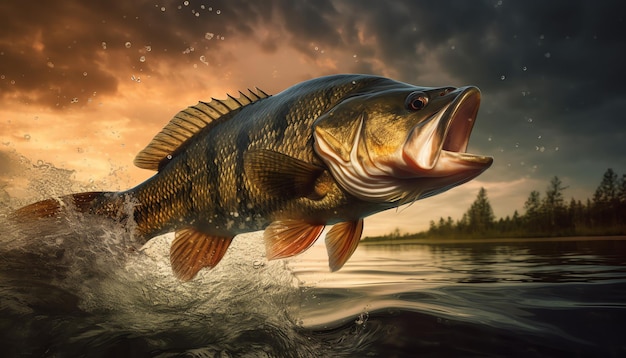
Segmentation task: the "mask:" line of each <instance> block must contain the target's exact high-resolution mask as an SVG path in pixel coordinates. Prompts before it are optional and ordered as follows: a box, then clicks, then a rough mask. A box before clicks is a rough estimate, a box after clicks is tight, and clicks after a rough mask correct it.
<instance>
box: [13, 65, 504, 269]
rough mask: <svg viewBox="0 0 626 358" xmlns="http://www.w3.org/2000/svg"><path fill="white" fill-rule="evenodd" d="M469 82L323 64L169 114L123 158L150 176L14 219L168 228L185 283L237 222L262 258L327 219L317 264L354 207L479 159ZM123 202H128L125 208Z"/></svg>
mask: <svg viewBox="0 0 626 358" xmlns="http://www.w3.org/2000/svg"><path fill="white" fill-rule="evenodd" d="M479 105H480V91H479V90H478V88H476V87H472V86H467V87H461V88H454V87H441V88H428V87H417V86H413V85H410V84H407V83H402V82H398V81H394V80H391V79H388V78H384V77H377V76H370V75H333V76H327V77H321V78H316V79H312V80H309V81H305V82H302V83H299V84H296V85H294V86H292V87H290V88H288V89H286V90H284V91H283V92H280V93H279V94H276V95H274V96H270V95H268V94H266V93H265V92H263V91H261V90H259V89H258V88H257V89H255V90H248V92H246V93H243V92H239V95H238V97H234V96H230V95H229V96H228V98H227V99H225V100H218V99H215V98H212V99H211V101H209V102H199V103H198V104H196V105H195V106H191V107H188V108H187V109H184V110H182V111H180V112H179V113H178V114H176V115H175V116H174V118H172V120H171V121H170V122H169V124H167V126H165V128H164V129H163V130H162V131H161V132H160V133H158V134H157V135H156V136H155V137H154V139H153V140H152V142H150V144H148V146H147V147H146V148H145V149H144V150H142V151H141V152H140V153H139V154H138V155H137V157H136V158H135V161H134V163H135V165H137V166H138V167H140V168H144V169H149V170H155V171H157V173H156V174H155V175H154V176H153V177H151V178H149V179H148V180H146V181H145V182H143V183H141V184H139V185H138V186H136V187H134V188H132V189H129V190H127V191H123V192H88V193H78V194H71V195H67V196H63V197H61V198H58V199H48V200H44V201H40V202H37V203H34V204H30V205H28V206H25V207H23V208H21V209H18V210H17V211H16V212H15V213H14V215H13V217H14V219H16V220H18V221H27V220H31V219H35V218H43V217H58V216H59V215H60V213H61V212H62V211H65V210H74V211H78V212H82V213H87V214H92V215H100V216H105V217H108V218H111V219H113V220H116V221H119V222H120V223H122V224H124V225H128V224H129V223H130V222H131V220H132V222H133V225H128V226H130V227H132V230H133V236H134V237H135V238H136V239H137V241H138V243H140V244H141V243H145V242H146V241H147V240H149V239H151V238H152V237H155V236H157V235H160V234H164V233H167V232H172V231H174V232H175V238H174V241H173V242H172V246H171V248H170V262H171V266H172V269H173V272H174V274H175V275H176V277H178V278H179V279H181V280H183V281H187V280H190V279H192V278H193V277H195V276H196V274H197V273H198V271H199V270H200V269H202V268H204V267H209V268H212V267H214V266H215V265H217V264H218V262H219V261H220V260H221V259H222V257H223V256H224V254H225V253H226V250H227V249H228V246H229V245H230V243H231V241H232V240H233V238H234V237H235V236H236V235H237V234H240V233H245V232H250V231H258V230H265V232H264V240H265V243H266V254H267V257H268V259H279V258H285V257H290V256H293V255H296V254H299V253H301V252H303V251H305V250H306V249H308V248H309V247H310V246H311V245H312V244H313V243H314V242H315V241H316V240H317V239H318V237H319V236H320V234H321V233H322V230H323V229H324V228H325V226H326V225H333V226H332V228H331V229H330V230H329V231H328V233H327V234H326V247H327V250H328V256H329V266H330V269H331V270H332V271H336V270H339V269H340V268H341V267H342V266H343V265H344V264H345V263H346V261H347V260H348V259H349V258H350V256H351V255H352V253H353V252H354V250H355V249H356V247H357V245H358V243H359V240H360V238H361V234H362V231H363V218H364V217H367V216H369V215H372V214H374V213H377V212H380V211H383V210H387V209H390V208H394V207H398V206H400V205H403V204H409V203H412V202H414V201H416V200H419V199H423V198H426V197H429V196H433V195H435V194H438V193H442V192H444V191H446V190H449V189H451V188H453V187H455V186H457V185H460V184H463V183H465V182H467V181H469V180H471V179H473V178H475V177H476V176H478V175H479V174H481V173H482V172H483V171H484V170H486V169H487V168H488V167H489V166H490V165H491V164H492V161H493V159H492V158H491V157H486V156H481V155H474V154H469V153H466V149H467V145H468V141H469V136H470V133H471V131H472V127H473V126H474V122H475V119H476V115H477V112H478V107H479ZM129 203H130V205H128V204H129Z"/></svg>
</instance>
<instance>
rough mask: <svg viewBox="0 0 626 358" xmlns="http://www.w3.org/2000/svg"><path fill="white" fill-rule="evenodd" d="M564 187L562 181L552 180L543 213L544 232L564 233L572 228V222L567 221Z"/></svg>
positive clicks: (557, 178)
mask: <svg viewBox="0 0 626 358" xmlns="http://www.w3.org/2000/svg"><path fill="white" fill-rule="evenodd" d="M565 189H567V187H564V186H563V183H562V182H561V179H559V177H557V176H555V177H553V178H552V180H550V185H548V189H547V190H546V197H545V199H544V200H543V207H542V209H543V210H542V212H543V215H544V225H545V227H543V229H544V230H547V231H548V232H551V233H564V232H566V231H569V230H570V228H571V222H570V221H569V220H567V215H566V211H565V205H564V200H563V190H565Z"/></svg>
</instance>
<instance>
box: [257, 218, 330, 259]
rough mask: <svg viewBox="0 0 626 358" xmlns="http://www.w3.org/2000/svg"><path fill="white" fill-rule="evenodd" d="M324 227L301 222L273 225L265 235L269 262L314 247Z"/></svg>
mask: <svg viewBox="0 0 626 358" xmlns="http://www.w3.org/2000/svg"><path fill="white" fill-rule="evenodd" d="M322 230H324V225H318V224H309V223H307V222H305V221H301V220H279V221H274V222H273V223H271V224H270V225H269V226H268V227H267V228H266V229H265V232H264V234H263V238H264V239H265V252H266V254H265V255H266V256H267V259H268V260H275V259H282V258H285V257H290V256H293V255H297V254H299V253H301V252H303V251H305V250H306V249H308V248H309V247H311V245H313V243H314V242H315V240H317V238H318V237H320V234H321V233H322Z"/></svg>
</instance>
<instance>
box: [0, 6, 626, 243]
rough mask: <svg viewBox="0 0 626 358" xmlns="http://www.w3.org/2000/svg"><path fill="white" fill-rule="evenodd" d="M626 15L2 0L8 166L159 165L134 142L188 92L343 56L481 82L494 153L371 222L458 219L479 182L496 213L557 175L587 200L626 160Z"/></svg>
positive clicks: (298, 77)
mask: <svg viewBox="0 0 626 358" xmlns="http://www.w3.org/2000/svg"><path fill="white" fill-rule="evenodd" d="M625 14H626V6H625V5H624V3H623V2H619V1H614V2H609V1H602V2H590V1H545V2H540V1H506V0H504V1H497V0H490V1H482V2H479V1H454V2H448V1H428V2H427V1H415V0H406V1H308V2H307V1H300V0H297V1H242V0H235V1H222V2H219V1H208V0H205V1H76V0H74V1H41V2H35V1H16V0H8V1H7V0H4V1H2V2H1V3H0V165H1V166H2V167H1V168H0V180H2V181H5V182H6V180H7V179H8V178H11V175H13V174H12V170H13V169H14V168H15V166H16V165H17V164H15V163H14V159H12V158H14V157H15V154H19V155H23V156H25V157H27V158H29V159H30V160H31V161H33V162H35V161H37V160H43V161H46V162H50V163H53V164H54V165H55V166H56V167H61V168H66V169H70V170H74V171H75V173H76V174H75V178H76V180H79V181H87V180H90V179H92V180H100V179H102V178H105V177H106V176H107V175H109V172H110V171H111V169H112V168H117V167H123V168H124V169H125V171H126V172H127V173H128V176H129V177H130V180H129V182H128V183H127V185H128V186H134V185H135V184H137V183H139V182H141V181H142V180H144V179H146V178H147V177H149V176H150V175H152V172H150V171H146V170H141V169H138V168H135V167H133V165H132V161H133V158H134V156H135V155H136V154H137V152H139V151H140V150H141V149H142V148H143V147H144V146H145V145H146V144H147V143H148V142H149V141H150V139H151V138H152V137H153V136H154V135H155V134H156V133H157V132H158V131H159V130H160V129H161V128H162V127H163V126H164V125H165V124H166V123H167V122H168V121H169V120H170V118H171V117H172V116H173V115H174V114H176V112H178V111H179V110H180V109H182V108H185V107H187V106H189V105H193V104H195V103H196V102H197V101H198V100H208V99H210V98H211V97H216V98H224V97H225V94H226V93H236V92H237V91H239V90H244V89H246V88H253V87H255V86H256V87H259V88H261V89H263V90H264V91H265V92H268V93H270V94H271V93H277V92H279V91H281V90H282V89H285V88H287V87H289V86H291V85H293V84H295V83H297V82H300V81H303V80H306V79H310V78H313V77H318V76H322V75H328V74H334V73H347V72H350V73H370V74H376V75H383V76H387V77H391V78H394V79H397V80H400V81H404V82H408V83H412V84H416V85H423V86H444V85H452V86H463V85H469V84H471V85H475V86H478V87H480V88H481V90H482V92H483V102H482V106H481V110H480V112H479V115H478V120H477V123H476V126H475V127H474V133H473V135H472V138H471V140H470V146H469V151H470V152H472V153H480V154H485V155H491V156H493V157H494V159H495V162H494V165H493V167H492V168H491V169H489V170H488V171H487V172H486V173H485V174H483V175H482V176H480V177H478V178H477V179H476V180H474V181H472V182H470V183H467V184H465V185H463V186H461V187H458V188H455V189H453V190H451V191H449V192H447V193H445V194H442V195H439V196H437V197H434V198H429V199H426V200H423V201H420V202H417V203H415V204H414V205H412V206H411V207H409V208H407V209H404V210H399V211H395V210H392V211H389V212H386V213H383V214H379V215H376V216H374V217H372V218H370V219H368V220H366V222H365V226H366V232H365V234H366V235H376V234H383V233H387V232H390V231H392V230H393V229H394V228H396V227H398V228H400V229H401V230H402V231H405V232H415V231H419V230H422V229H426V228H427V227H428V223H429V221H430V220H433V219H434V220H437V219H438V218H439V217H440V216H443V217H447V216H451V217H452V218H454V219H458V218H460V217H461V216H462V214H463V212H465V211H466V210H467V208H468V207H469V205H470V204H471V202H472V201H473V200H474V199H475V197H476V194H477V192H478V189H479V188H480V187H481V186H482V187H485V188H486V189H487V193H488V196H489V199H490V201H491V203H492V206H493V208H494V211H495V214H496V216H497V217H500V216H506V215H510V214H512V213H513V211H514V210H516V209H517V210H519V211H520V213H521V212H523V209H522V207H523V203H524V201H525V200H526V198H527V197H528V194H529V193H530V191H531V190H539V191H541V192H543V191H544V190H545V188H546V186H547V184H548V182H549V180H550V178H551V177H553V176H554V175H558V176H559V177H560V178H561V180H562V181H563V183H564V185H566V186H568V189H567V190H566V192H565V197H566V198H567V200H569V199H570V198H571V197H575V198H577V199H581V200H585V199H586V198H587V197H590V196H591V195H592V194H593V190H595V188H596V187H597V185H598V184H599V182H600V180H601V178H602V174H603V173H604V171H605V170H606V169H607V168H613V169H614V170H615V171H616V172H617V173H618V174H620V175H621V174H622V173H624V172H626V154H625V153H626V118H625V116H626V115H625V114H624V113H626V88H625V87H624V83H623V78H624V72H625V70H624V64H625V63H626V41H625V40H624V35H623V34H624V33H626V24H625V21H626V20H625V19H624V16H625ZM4 186H5V189H4V190H6V191H7V192H9V193H10V192H11V186H10V185H4ZM1 188H2V187H0V189H1ZM100 189H102V190H106V189H111V188H100Z"/></svg>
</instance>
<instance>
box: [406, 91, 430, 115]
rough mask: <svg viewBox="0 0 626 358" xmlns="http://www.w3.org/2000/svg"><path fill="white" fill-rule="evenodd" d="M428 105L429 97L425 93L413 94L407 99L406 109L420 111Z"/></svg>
mask: <svg viewBox="0 0 626 358" xmlns="http://www.w3.org/2000/svg"><path fill="white" fill-rule="evenodd" d="M427 104H428V96H427V95H426V93H424V92H413V93H411V94H410V95H409V96H408V97H407V98H406V103H405V105H406V108H408V109H410V110H413V111H419V110H420V109H422V108H424V107H426V105H427Z"/></svg>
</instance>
